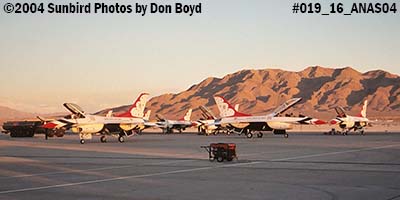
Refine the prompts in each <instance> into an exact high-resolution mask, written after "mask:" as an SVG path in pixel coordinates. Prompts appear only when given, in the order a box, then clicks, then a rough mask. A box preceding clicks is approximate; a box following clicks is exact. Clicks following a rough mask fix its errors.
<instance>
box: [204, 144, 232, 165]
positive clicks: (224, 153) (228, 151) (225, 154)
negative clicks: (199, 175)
mask: <svg viewBox="0 0 400 200" xmlns="http://www.w3.org/2000/svg"><path fill="white" fill-rule="evenodd" d="M201 148H204V149H205V150H206V151H207V152H208V158H209V160H210V161H214V160H217V161H218V162H223V161H224V160H227V161H232V160H233V159H234V158H236V159H238V157H237V155H236V144H235V143H211V144H210V145H209V146H201Z"/></svg>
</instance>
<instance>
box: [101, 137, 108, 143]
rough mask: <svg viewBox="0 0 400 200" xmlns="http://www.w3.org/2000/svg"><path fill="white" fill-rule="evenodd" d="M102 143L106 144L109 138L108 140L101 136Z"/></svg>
mask: <svg viewBox="0 0 400 200" xmlns="http://www.w3.org/2000/svg"><path fill="white" fill-rule="evenodd" d="M100 141H101V142H102V143H106V142H107V138H106V136H104V135H103V136H101V137H100Z"/></svg>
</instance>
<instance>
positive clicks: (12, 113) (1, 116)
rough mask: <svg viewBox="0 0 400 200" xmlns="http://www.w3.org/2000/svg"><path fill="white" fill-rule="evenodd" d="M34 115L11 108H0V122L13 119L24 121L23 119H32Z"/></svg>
mask: <svg viewBox="0 0 400 200" xmlns="http://www.w3.org/2000/svg"><path fill="white" fill-rule="evenodd" d="M35 116H36V115H35V114H33V113H27V112H22V111H18V110H15V109H12V108H8V107H5V106H0V120H1V121H4V120H13V119H25V118H34V117H35Z"/></svg>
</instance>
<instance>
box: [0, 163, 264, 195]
mask: <svg viewBox="0 0 400 200" xmlns="http://www.w3.org/2000/svg"><path fill="white" fill-rule="evenodd" d="M258 163H262V162H249V163H235V164H227V165H220V166H211V167H198V168H192V169H182V170H174V171H166V172H158V173H151V174H142V175H132V176H120V177H114V178H107V179H98V180H92V181H82V182H75V183H65V184H57V185H48V186H41V187H31V188H22V189H15V190H4V191H0V194H10V193H18V192H28V191H37V190H45V189H53V188H64V187H72V186H78V185H87V184H94V183H104V182H111V181H119V180H126V179H133V178H146V177H154V176H162V175H169V174H180V173H187V172H196V171H204V170H209V169H217V168H224V167H236V166H243V165H253V164H258Z"/></svg>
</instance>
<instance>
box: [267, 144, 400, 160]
mask: <svg viewBox="0 0 400 200" xmlns="http://www.w3.org/2000/svg"><path fill="white" fill-rule="evenodd" d="M397 146H400V144H392V145H385V146H379V147H369V148H363V149H354V150H347V151H334V152H327V153H319V154H311V155H303V156H295V157H289V158H278V159H272V160H270V161H287V160H296V159H301V158H312V157H320V156H329V155H337V154H343V153H354V152H360V151H371V150H377V149H386V148H390V147H397Z"/></svg>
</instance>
